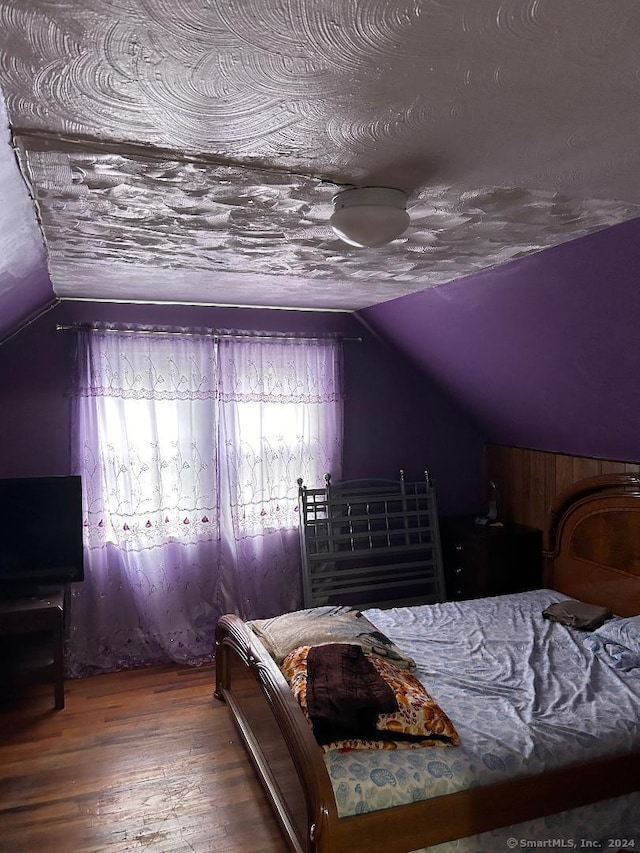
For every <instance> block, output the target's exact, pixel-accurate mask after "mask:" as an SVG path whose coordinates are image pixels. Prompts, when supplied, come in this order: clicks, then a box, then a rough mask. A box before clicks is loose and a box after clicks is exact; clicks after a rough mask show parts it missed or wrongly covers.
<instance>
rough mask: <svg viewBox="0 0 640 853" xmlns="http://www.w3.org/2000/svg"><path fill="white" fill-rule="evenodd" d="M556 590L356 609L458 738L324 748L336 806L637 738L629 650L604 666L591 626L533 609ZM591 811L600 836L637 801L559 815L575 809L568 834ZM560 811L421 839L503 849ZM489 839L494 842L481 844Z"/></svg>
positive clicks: (636, 694)
mask: <svg viewBox="0 0 640 853" xmlns="http://www.w3.org/2000/svg"><path fill="white" fill-rule="evenodd" d="M563 598H565V596H562V595H560V594H558V593H556V592H554V591H551V590H537V591H535V592H529V593H520V594H516V595H507V596H499V597H496V598H489V599H482V600H478V601H463V602H446V603H443V604H435V605H424V606H418V607H412V608H396V609H390V610H378V609H372V610H367V611H365V615H366V616H367V617H368V618H369V619H370V620H371V621H372V622H373V623H374V624H375V625H376V626H377V627H378V628H379V629H380V630H381V631H382V632H384V633H385V634H386V635H387V636H388V637H390V638H391V639H392V640H393V641H394V642H395V643H397V645H398V646H399V647H400V648H401V649H402V650H403V651H404V652H405V653H406V654H408V655H410V656H411V657H413V658H414V659H415V660H416V662H417V664H418V669H417V671H416V675H417V676H418V678H419V679H420V680H421V681H422V683H423V684H424V686H425V687H426V688H427V690H428V691H429V693H430V694H431V696H432V697H433V698H434V699H435V700H436V701H437V702H438V703H439V704H440V706H441V707H442V708H443V710H444V711H445V712H446V713H447V714H448V715H449V717H450V719H451V720H452V722H453V724H454V725H455V727H456V729H457V731H458V733H459V735H460V740H461V744H460V746H458V747H447V746H441V747H429V748H422V749H414V750H397V751H395V750H391V751H375V752H368V751H355V752H345V753H339V752H328V753H326V754H325V756H324V759H325V762H326V764H327V768H328V770H329V774H330V776H331V779H332V781H333V785H334V790H335V795H336V801H337V804H338V811H339V814H340V815H341V816H346V815H351V814H357V813H361V812H366V811H374V810H377V809H381V808H386V807H389V806H393V805H398V804H401V803H406V802H412V801H414V800H420V799H425V798H428V797H435V796H439V795H442V794H447V793H451V792H454V791H457V790H460V789H462V788H469V787H473V786H476V785H483V784H487V783H490V782H495V781H499V780H503V779H507V778H510V777H514V776H518V775H531V774H536V773H541V772H542V771H544V770H546V769H550V768H552V767H557V766H560V765H562V764H567V763H576V762H578V763H580V762H584V761H589V760H591V759H594V758H597V757H599V756H603V755H606V754H614V753H620V752H626V751H628V750H630V749H633V748H636V749H637V748H640V728H639V723H638V721H639V720H640V669H639V668H638V667H640V648H637V649H635V650H634V649H633V648H632V649H627V650H626V653H625V654H624V655H623V658H624V666H615V665H613V666H612V665H611V656H610V655H608V654H605V653H603V648H607V647H606V646H605V645H604V643H599V642H598V640H597V633H596V632H593V633H590V634H588V635H587V634H586V633H585V632H580V631H576V630H574V629H570V628H567V627H565V626H563V625H560V624H558V623H556V622H551V621H548V620H546V619H544V618H543V617H542V611H543V610H544V608H545V607H546V606H547V605H549V604H550V603H552V602H554V601H560V600H562V599H563ZM605 624H607V623H605ZM621 624H622V623H621ZM461 626H464V628H462V627H461ZM609 627H610V625H609ZM624 627H626V626H624ZM601 630H603V629H601ZM620 633H622V634H623V636H625V637H627V636H628V635H631V636H634V630H625V631H622V632H617V633H616V639H618V640H619V639H620V636H619V635H620ZM608 650H609V652H610V651H611V647H610V646H609V647H608ZM634 653H635V654H636V666H635V667H634V666H633V654H634ZM618 659H619V656H618ZM634 806H635V808H634ZM597 814H600V817H598V818H597V822H596V824H595V825H596V826H597V827H598V832H599V833H604V834H602V835H601V836H600V838H602V839H608V838H610V837H612V835H611V833H613V832H614V831H615V832H620V831H625V828H626V831H630V830H629V828H628V820H629V819H631V818H630V816H631V815H634V814H640V801H639V800H638V798H637V797H635V796H634V795H631V796H630V797H625V798H619V799H618V800H616V801H615V803H613V802H611V801H609V802H608V803H605V804H599V805H598V806H595V807H594V806H590V807H588V808H587V809H586V810H585V809H577V810H574V812H572V813H569V812H567V813H565V815H568V816H571V815H575V818H576V820H575V821H574V823H575V826H576V827H577V828H580V827H581V828H582V830H581V831H582V834H581V835H575V833H574V835H573V836H572V837H574V838H575V839H576V840H577V842H579V840H580V839H587V840H588V839H592V840H598V838H596V837H595V836H593V835H590V834H589V831H588V830H587V829H586V827H588V826H591V825H592V824H593V822H594V820H595V819H596V815H597ZM587 818H588V820H587ZM585 820H586V821H587V822H586V823H585ZM633 820H636V818H633ZM562 821H563V816H562V815H560V816H559V815H555V816H551V817H549V818H546V819H542V820H539V821H534V822H531V823H529V824H526V825H521V826H520V827H519V828H518V830H519V833H516V834H515V835H514V833H513V832H512V831H510V830H500V831H497V832H496V833H484V834H483V835H482V836H476V837H475V838H474V839H463V840H461V841H460V842H452V843H451V844H448V845H439V846H438V847H436V848H431V849H432V850H437V851H445V850H465V851H469V853H471V851H475V850H478V851H483V853H484V851H486V850H488V849H507V848H506V847H505V846H504V845H505V843H506V840H507V839H508V838H513V837H515V838H516V839H518V841H519V840H520V839H521V838H525V839H526V838H528V839H536V838H548V837H551V836H553V837H555V836H554V833H557V832H559V831H560V823H559V822H562ZM569 825H572V824H571V821H569ZM636 828H637V827H636ZM511 829H513V828H511ZM567 831H568V830H567ZM536 833H538V834H536ZM567 837H568V836H567ZM493 843H495V844H498V845H499V846H498V847H495V848H494V847H493V846H491V847H487V844H493ZM636 843H637V844H638V845H640V838H638V841H637V842H636ZM577 846H580V845H579V843H577ZM605 846H606V845H605Z"/></svg>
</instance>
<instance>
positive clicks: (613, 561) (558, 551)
mask: <svg viewBox="0 0 640 853" xmlns="http://www.w3.org/2000/svg"><path fill="white" fill-rule="evenodd" d="M544 556H545V583H546V585H547V586H550V587H552V588H553V589H557V590H558V591H559V592H563V593H564V594H565V595H569V596H571V597H572V598H578V599H580V600H581V601H587V602H589V603H592V604H601V605H603V606H605V607H609V608H610V609H611V610H613V612H614V613H617V614H619V615H620V616H632V615H635V614H637V613H640V477H638V476H636V475H634V474H605V475H601V476H598V477H591V478H589V479H587V480H581V481H580V482H579V483H575V484H574V485H572V486H571V487H570V488H569V489H567V490H566V491H565V492H564V493H563V494H562V495H560V497H559V498H558V499H557V501H556V502H555V504H554V507H553V509H552V512H551V517H550V524H549V528H548V531H547V550H546V551H545V554H544Z"/></svg>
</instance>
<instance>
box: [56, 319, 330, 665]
mask: <svg viewBox="0 0 640 853" xmlns="http://www.w3.org/2000/svg"><path fill="white" fill-rule="evenodd" d="M76 366H77V371H76V377H75V381H74V385H73V388H72V393H71V399H72V452H73V462H74V471H75V472H76V473H79V474H81V476H82V482H83V500H84V516H85V520H84V525H85V527H84V530H85V562H86V565H85V580H84V582H82V583H80V584H75V585H74V586H73V588H72V598H71V608H70V635H69V642H68V653H67V661H68V669H69V671H70V674H72V675H82V674H86V673H89V672H95V671H103V670H112V669H118V668H123V667H126V666H133V665H139V664H144V663H152V662H159V661H166V660H169V661H177V662H184V663H187V662H189V663H194V662H200V661H204V660H209V659H211V657H212V654H213V634H214V629H215V625H216V622H217V620H218V618H219V616H220V615H221V614H222V613H224V612H236V613H239V614H240V615H242V616H243V617H245V618H252V617H254V618H255V617H259V616H266V615H272V614H274V613H278V612H282V611H283V610H285V609H292V608H295V607H297V606H299V605H300V601H301V596H300V579H299V578H300V554H299V544H298V529H297V528H298V519H297V509H296V480H297V478H298V477H300V476H302V477H304V478H305V481H306V482H321V480H322V476H323V474H324V472H325V471H327V470H330V471H331V472H332V473H334V472H335V473H336V475H337V476H339V473H340V470H341V466H340V448H341V443H342V390H341V379H340V374H341V364H340V347H339V344H337V343H336V342H329V341H327V342H324V341H320V342H315V341H303V340H293V341H289V340H281V339H276V340H275V341H267V340H264V339H260V338H255V339H252V338H237V339H229V340H226V339H222V340H220V341H215V340H214V338H213V337H211V336H207V335H200V336H198V335H181V334H160V333H158V334H156V333H149V332H145V333H144V334H142V333H140V332H135V331H130V332H119V331H111V330H108V331H107V330H86V331H81V332H78V344H77V360H76Z"/></svg>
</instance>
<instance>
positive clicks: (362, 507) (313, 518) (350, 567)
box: [298, 471, 445, 608]
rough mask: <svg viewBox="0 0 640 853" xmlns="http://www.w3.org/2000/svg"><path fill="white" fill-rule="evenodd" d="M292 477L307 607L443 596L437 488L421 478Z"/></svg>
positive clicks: (430, 601) (390, 602)
mask: <svg viewBox="0 0 640 853" xmlns="http://www.w3.org/2000/svg"><path fill="white" fill-rule="evenodd" d="M324 480H325V483H324V486H323V487H321V488H308V487H307V486H305V485H304V482H303V480H302V478H300V479H298V501H299V504H298V508H299V513H300V547H301V554H302V587H303V595H304V606H305V607H306V608H309V607H316V606H320V605H327V604H328V605H355V606H357V607H358V608H363V607H366V606H369V607H392V606H395V605H406V604H433V603H434V602H438V601H443V600H444V599H445V584H444V572H443V566H442V552H441V546H440V530H439V526H438V509H437V502H436V492H435V486H434V484H433V482H432V480H431V478H430V476H429V473H428V472H427V471H425V472H424V480H420V481H416V482H407V481H405V477H404V472H403V471H400V478H399V480H379V479H378V480H347V481H343V482H342V483H338V484H335V485H334V484H332V482H331V475H330V474H325V477H324Z"/></svg>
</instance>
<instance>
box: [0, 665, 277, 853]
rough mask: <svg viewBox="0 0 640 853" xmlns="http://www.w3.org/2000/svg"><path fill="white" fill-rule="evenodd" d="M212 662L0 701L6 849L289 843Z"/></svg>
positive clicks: (220, 848) (118, 850) (85, 852)
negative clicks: (61, 704) (220, 694)
mask: <svg viewBox="0 0 640 853" xmlns="http://www.w3.org/2000/svg"><path fill="white" fill-rule="evenodd" d="M213 685H214V668H213V666H206V667H196V668H189V667H178V666H163V667H152V668H147V669H140V670H131V671H127V672H121V673H113V674H107V675H99V676H93V677H91V678H85V679H74V680H68V681H67V682H66V685H65V686H66V707H65V708H64V710H61V711H54V710H53V690H52V688H51V687H50V686H49V685H46V684H40V685H31V686H30V687H29V689H28V690H25V691H23V693H22V695H21V696H16V695H14V696H12V697H9V701H7V697H5V701H4V702H3V703H2V704H0V851H1V853H39V851H45V850H46V851H48V853H100V851H110V853H136V851H144V853H205V852H206V851H215V853H286V851H287V850H288V846H287V845H286V844H285V842H284V839H283V836H282V835H281V833H280V830H279V828H278V826H277V824H276V821H275V819H274V817H273V815H272V812H271V808H270V806H269V803H268V801H267V799H266V797H265V795H264V793H263V791H262V788H261V786H260V783H259V782H258V780H257V777H256V775H255V772H254V770H253V767H252V765H251V764H250V762H249V760H248V758H247V756H246V753H245V751H244V748H243V746H242V743H241V741H240V739H239V736H238V734H237V731H236V729H235V727H234V725H233V723H232V721H231V719H230V716H229V713H228V711H227V709H226V707H225V705H224V704H223V703H221V702H218V701H217V700H215V699H214V698H213Z"/></svg>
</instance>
